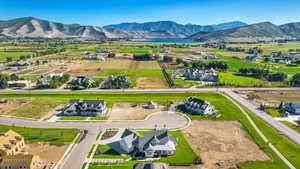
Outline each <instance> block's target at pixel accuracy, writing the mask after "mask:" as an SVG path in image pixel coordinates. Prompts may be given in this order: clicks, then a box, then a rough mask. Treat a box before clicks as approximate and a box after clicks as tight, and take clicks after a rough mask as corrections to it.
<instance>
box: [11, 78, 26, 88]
mask: <svg viewBox="0 0 300 169" xmlns="http://www.w3.org/2000/svg"><path fill="white" fill-rule="evenodd" d="M7 84H8V86H9V87H24V88H30V85H31V81H30V80H17V81H7Z"/></svg>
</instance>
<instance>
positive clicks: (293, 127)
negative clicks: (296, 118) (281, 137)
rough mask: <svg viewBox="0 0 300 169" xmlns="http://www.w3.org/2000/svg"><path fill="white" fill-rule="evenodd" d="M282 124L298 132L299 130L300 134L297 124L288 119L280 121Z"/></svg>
mask: <svg viewBox="0 0 300 169" xmlns="http://www.w3.org/2000/svg"><path fill="white" fill-rule="evenodd" d="M280 122H281V123H282V124H284V125H287V126H288V127H290V128H291V129H293V130H295V131H296V132H298V133H299V134H300V128H299V127H297V126H296V125H295V124H293V123H291V122H288V121H280Z"/></svg>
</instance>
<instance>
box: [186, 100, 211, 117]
mask: <svg viewBox="0 0 300 169" xmlns="http://www.w3.org/2000/svg"><path fill="white" fill-rule="evenodd" d="M183 105H184V107H185V109H186V110H188V111H189V112H190V113H191V114H197V115H202V114H212V113H213V112H214V111H215V110H214V107H213V106H212V105H211V104H210V103H209V102H208V101H205V100H201V99H199V98H197V97H188V98H186V99H185V100H184V101H183Z"/></svg>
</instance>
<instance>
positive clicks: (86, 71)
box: [67, 60, 101, 76]
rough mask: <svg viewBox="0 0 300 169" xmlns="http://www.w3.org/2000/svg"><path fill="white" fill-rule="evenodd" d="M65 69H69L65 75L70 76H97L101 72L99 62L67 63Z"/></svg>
mask: <svg viewBox="0 0 300 169" xmlns="http://www.w3.org/2000/svg"><path fill="white" fill-rule="evenodd" d="M67 67H68V68H69V69H70V71H69V72H67V73H68V74H70V75H72V76H98V75H99V73H100V70H101V62H99V61H87V60H80V61H79V60H78V61H73V62H72V63H69V64H68V66H67Z"/></svg>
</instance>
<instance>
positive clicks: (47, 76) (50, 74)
mask: <svg viewBox="0 0 300 169" xmlns="http://www.w3.org/2000/svg"><path fill="white" fill-rule="evenodd" d="M63 75H64V74H63V73H50V72H46V73H43V74H42V75H41V78H52V77H56V76H58V77H62V76H63Z"/></svg>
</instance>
